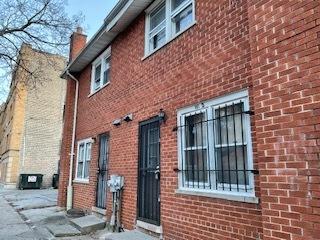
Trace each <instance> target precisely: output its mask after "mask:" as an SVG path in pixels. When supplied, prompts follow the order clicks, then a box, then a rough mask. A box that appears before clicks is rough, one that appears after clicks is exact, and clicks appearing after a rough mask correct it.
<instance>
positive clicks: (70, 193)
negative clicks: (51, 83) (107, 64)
mask: <svg viewBox="0 0 320 240" xmlns="http://www.w3.org/2000/svg"><path fill="white" fill-rule="evenodd" d="M66 74H67V75H68V76H69V77H70V78H71V79H72V80H74V81H75V82H76V92H75V97H74V110H73V126H72V143H71V150H70V169H69V183H68V187H67V210H70V209H72V202H73V200H72V198H73V186H72V175H73V160H74V155H75V154H74V144H75V139H76V124H77V111H78V95H79V81H78V79H76V78H75V77H74V76H73V75H71V74H70V72H69V71H66Z"/></svg>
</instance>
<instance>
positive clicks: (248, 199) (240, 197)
mask: <svg viewBox="0 0 320 240" xmlns="http://www.w3.org/2000/svg"><path fill="white" fill-rule="evenodd" d="M176 194H184V195H193V196H200V197H210V198H219V199H225V200H230V201H237V202H245V203H255V204H258V203H259V198H257V197H254V196H250V195H244V194H241V193H234V194H228V193H217V192H204V191H197V190H190V189H177V190H176Z"/></svg>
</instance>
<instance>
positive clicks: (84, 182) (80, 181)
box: [73, 179, 89, 184]
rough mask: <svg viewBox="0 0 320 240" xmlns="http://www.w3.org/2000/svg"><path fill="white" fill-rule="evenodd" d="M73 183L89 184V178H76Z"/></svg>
mask: <svg viewBox="0 0 320 240" xmlns="http://www.w3.org/2000/svg"><path fill="white" fill-rule="evenodd" d="M73 183H79V184H89V179H74V180H73Z"/></svg>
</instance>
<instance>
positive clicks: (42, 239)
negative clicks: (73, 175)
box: [0, 189, 108, 240]
mask: <svg viewBox="0 0 320 240" xmlns="http://www.w3.org/2000/svg"><path fill="white" fill-rule="evenodd" d="M53 230H54V231H53ZM75 230H76V229H74V228H73V227H72V226H71V223H70V219H69V218H68V217H67V216H66V213H65V212H64V211H63V210H62V209H60V208H58V207H57V190H53V189H42V190H23V191H21V190H4V189H0V240H52V239H59V240H97V239H99V238H100V237H101V236H102V235H104V234H106V233H107V232H108V230H107V229H104V230H100V231H96V232H93V233H90V234H87V235H81V236H72V235H78V233H77V232H76V233H74V231H75ZM53 232H54V233H59V232H60V233H61V234H53ZM54 235H56V237H55V236H54ZM60 236H65V237H60Z"/></svg>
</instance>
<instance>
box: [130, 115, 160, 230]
mask: <svg viewBox="0 0 320 240" xmlns="http://www.w3.org/2000/svg"><path fill="white" fill-rule="evenodd" d="M155 122H159V139H161V119H160V118H159V116H155V117H152V118H150V119H148V120H145V121H141V122H139V131H138V164H137V210H136V220H138V221H142V222H145V223H148V224H152V225H156V226H161V201H160V202H159V221H158V222H154V221H152V220H149V219H145V218H140V217H139V201H140V196H139V195H140V194H139V186H140V181H141V180H140V177H139V175H140V173H139V170H140V166H139V165H140V160H141V157H142V155H141V154H142V153H141V144H142V137H141V129H142V127H143V126H145V125H148V124H152V123H155ZM159 170H160V180H159V197H160V196H161V141H160V142H159ZM160 200H161V198H160Z"/></svg>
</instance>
